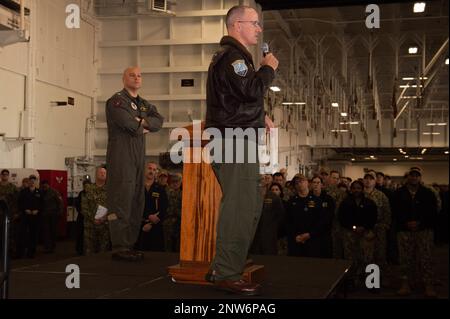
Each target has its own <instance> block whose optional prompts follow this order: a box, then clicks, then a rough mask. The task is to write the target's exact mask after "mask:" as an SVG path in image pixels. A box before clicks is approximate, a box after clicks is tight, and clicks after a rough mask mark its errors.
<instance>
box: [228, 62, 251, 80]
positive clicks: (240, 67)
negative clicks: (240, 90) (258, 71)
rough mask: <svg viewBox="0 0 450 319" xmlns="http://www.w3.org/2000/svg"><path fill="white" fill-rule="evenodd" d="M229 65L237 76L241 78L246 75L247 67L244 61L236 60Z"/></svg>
mask: <svg viewBox="0 0 450 319" xmlns="http://www.w3.org/2000/svg"><path fill="white" fill-rule="evenodd" d="M231 65H232V66H233V69H234V73H236V74H237V75H239V76H242V77H244V76H246V75H247V71H248V67H247V65H246V64H245V61H244V60H236V61H234V62H233V63H231Z"/></svg>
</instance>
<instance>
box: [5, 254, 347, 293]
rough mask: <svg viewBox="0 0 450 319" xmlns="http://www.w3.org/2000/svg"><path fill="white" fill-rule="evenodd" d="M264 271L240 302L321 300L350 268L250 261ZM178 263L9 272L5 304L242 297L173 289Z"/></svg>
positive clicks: (341, 263)
mask: <svg viewBox="0 0 450 319" xmlns="http://www.w3.org/2000/svg"><path fill="white" fill-rule="evenodd" d="M252 259H253V261H254V263H255V264H261V265H264V266H265V272H266V276H265V277H266V280H265V281H264V284H263V288H264V290H263V295H262V296H260V297H245V298H246V299H247V298H248V299H254V298H264V299H322V298H329V297H332V296H333V295H334V293H335V292H336V289H337V288H338V287H339V285H340V284H341V283H342V282H343V278H344V276H345V274H346V270H347V269H348V267H349V266H350V263H349V262H348V261H345V260H335V259H315V258H297V257H285V256H252ZM177 263H178V254H175V253H156V252H148V253H146V254H145V260H144V261H142V262H139V263H129V262H119V261H113V260H111V254H110V253H103V254H98V255H95V256H89V257H73V258H67V259H64V260H59V261H56V262H47V263H40V264H35V265H32V266H25V267H19V268H14V269H12V271H11V280H10V293H9V298H11V299H14V298H28V299H36V298H51V299H54V298H57V299H59V298H63V299H67V298H70V299H78V298H83V299H94V298H100V299H110V298H120V299H130V298H132V299H231V298H239V299H242V298H243V297H242V296H238V295H233V294H229V293H227V292H224V291H219V290H216V289H214V288H213V287H212V286H198V285H187V284H175V283H173V282H172V280H171V278H170V277H169V276H168V274H167V270H166V268H167V266H170V265H174V264H177ZM69 264H76V265H78V266H79V267H80V273H81V274H80V288H78V289H77V288H73V289H68V288H66V284H65V282H66V277H67V276H68V275H69V274H68V273H66V272H65V270H66V266H67V265H69Z"/></svg>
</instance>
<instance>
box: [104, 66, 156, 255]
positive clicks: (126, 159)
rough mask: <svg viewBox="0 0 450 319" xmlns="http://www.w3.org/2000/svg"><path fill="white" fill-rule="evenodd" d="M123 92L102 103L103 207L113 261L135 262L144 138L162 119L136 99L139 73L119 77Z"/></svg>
mask: <svg viewBox="0 0 450 319" xmlns="http://www.w3.org/2000/svg"><path fill="white" fill-rule="evenodd" d="M122 80H123V86H124V88H123V90H122V91H120V92H117V93H116V94H114V95H113V96H112V97H111V98H110V99H109V100H108V101H107V102H106V121H107V124H108V148H107V153H106V164H107V168H108V179H107V181H106V192H107V195H106V200H107V202H106V206H107V209H108V221H109V228H110V233H111V243H112V249H113V254H112V258H113V259H114V260H126V261H138V260H141V259H142V258H143V255H142V253H140V252H137V251H134V250H133V246H134V244H135V243H136V240H137V237H138V235H139V229H140V225H141V219H142V211H143V209H144V203H145V202H144V167H145V166H144V164H145V134H146V133H148V132H157V131H159V130H160V129H161V127H162V124H163V120H164V118H163V117H162V116H161V115H160V114H159V113H158V111H157V110H156V107H155V106H154V105H152V104H150V103H149V102H147V101H146V100H144V99H143V98H142V97H140V96H139V95H138V90H139V89H140V88H141V86H142V75H141V70H140V69H139V68H138V67H129V68H127V69H126V70H125V71H124V73H123V77H122Z"/></svg>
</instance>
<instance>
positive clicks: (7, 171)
mask: <svg viewBox="0 0 450 319" xmlns="http://www.w3.org/2000/svg"><path fill="white" fill-rule="evenodd" d="M4 173H8V174H9V170H7V169H2V172H1V174H2V175H3V174H4Z"/></svg>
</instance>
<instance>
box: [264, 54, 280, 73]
mask: <svg viewBox="0 0 450 319" xmlns="http://www.w3.org/2000/svg"><path fill="white" fill-rule="evenodd" d="M278 63H279V62H278V60H277V58H276V57H275V56H274V55H273V54H272V53H268V54H267V55H266V56H265V57H264V58H263V59H262V61H261V66H263V65H268V66H270V67H271V68H272V69H274V70H276V69H277V68H278Z"/></svg>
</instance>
